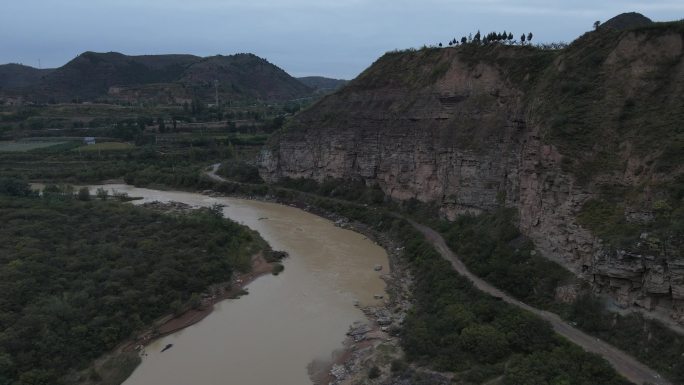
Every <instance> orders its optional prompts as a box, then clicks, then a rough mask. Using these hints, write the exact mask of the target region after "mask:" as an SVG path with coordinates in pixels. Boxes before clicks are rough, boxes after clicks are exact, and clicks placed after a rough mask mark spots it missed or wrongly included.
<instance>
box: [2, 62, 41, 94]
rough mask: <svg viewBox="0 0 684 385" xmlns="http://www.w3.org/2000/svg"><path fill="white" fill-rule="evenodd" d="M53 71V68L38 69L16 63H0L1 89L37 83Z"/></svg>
mask: <svg viewBox="0 0 684 385" xmlns="http://www.w3.org/2000/svg"><path fill="white" fill-rule="evenodd" d="M52 71H53V70H52V69H38V68H33V67H29V66H25V65H22V64H14V63H10V64H3V65H0V91H1V90H2V89H5V88H18V87H26V86H30V85H33V84H36V83H38V82H39V81H40V80H41V78H42V77H43V76H46V75H48V74H50V73H51V72H52Z"/></svg>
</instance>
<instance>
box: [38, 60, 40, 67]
mask: <svg viewBox="0 0 684 385" xmlns="http://www.w3.org/2000/svg"><path fill="white" fill-rule="evenodd" d="M38 69H40V59H38Z"/></svg>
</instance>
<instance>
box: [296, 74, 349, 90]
mask: <svg viewBox="0 0 684 385" xmlns="http://www.w3.org/2000/svg"><path fill="white" fill-rule="evenodd" d="M297 80H299V81H300V82H302V83H304V84H305V85H306V86H308V87H309V88H313V89H314V90H316V92H318V93H329V92H332V91H335V90H337V89H338V88H341V87H343V86H344V85H345V84H347V83H349V81H348V80H343V79H331V78H326V77H323V76H305V77H301V78H297Z"/></svg>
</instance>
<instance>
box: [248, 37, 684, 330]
mask: <svg viewBox="0 0 684 385" xmlns="http://www.w3.org/2000/svg"><path fill="white" fill-rule="evenodd" d="M672 28H673V27H667V28H665V27H664V28H662V29H657V28H655V29H654V28H653V27H649V29H644V30H630V31H617V30H610V31H599V32H595V33H592V34H587V35H585V36H584V37H582V38H580V39H578V41H577V42H575V43H573V44H572V45H571V46H570V47H569V48H567V49H565V50H563V51H560V52H551V51H542V50H536V49H532V48H531V47H511V46H499V45H497V46H493V47H492V46H488V47H473V46H461V47H457V48H448V49H425V50H420V51H408V52H400V53H388V54H386V55H385V56H383V57H382V58H380V59H379V60H378V61H377V62H376V63H374V64H373V66H371V67H370V68H369V69H367V70H366V71H365V72H364V73H363V74H361V75H360V76H359V77H358V78H357V79H355V80H353V81H352V82H351V83H350V84H348V85H347V86H346V87H345V88H343V89H342V90H341V91H338V92H337V93H335V94H333V95H330V96H327V97H325V98H324V99H323V100H321V101H320V102H319V103H317V104H316V105H314V106H313V107H311V108H310V109H308V110H306V111H304V112H302V113H300V114H299V115H298V116H297V117H296V118H295V119H294V121H293V122H291V123H290V124H289V125H288V126H287V127H286V129H285V130H283V131H282V132H281V133H280V134H279V136H278V137H277V138H276V139H275V140H274V141H273V143H271V144H270V146H269V147H267V148H266V149H265V150H263V152H262V154H261V157H260V173H261V175H262V177H263V178H264V179H265V180H267V181H271V182H275V181H278V180H279V179H281V178H283V177H289V178H294V179H297V178H311V179H316V180H319V181H320V180H323V179H325V178H340V179H356V180H363V181H365V182H366V184H368V185H372V184H377V185H379V186H380V187H381V188H382V189H383V191H385V193H386V194H387V195H389V196H391V197H392V198H394V199H397V200H407V199H411V198H415V199H418V200H420V201H423V202H434V203H436V204H438V205H439V206H440V208H441V212H442V213H443V215H445V216H446V217H448V218H453V217H455V216H456V215H458V214H461V213H478V212H481V211H483V210H489V209H492V208H494V207H497V206H499V205H501V204H505V205H507V206H511V207H516V208H517V209H518V212H519V227H520V228H521V230H522V231H523V232H524V233H525V234H526V235H527V236H529V237H530V238H531V239H532V240H533V241H534V242H535V244H536V246H537V248H538V249H539V250H540V251H541V252H542V253H543V254H544V255H545V256H546V257H548V258H551V259H553V260H555V261H557V262H559V263H561V264H563V265H564V266H566V267H567V268H568V269H570V270H571V271H573V272H575V273H576V274H577V275H579V276H581V277H584V278H586V279H588V280H590V281H592V282H594V283H595V288H596V290H600V291H604V292H606V293H610V294H612V295H613V296H614V297H615V298H616V299H617V302H618V303H620V304H622V305H624V306H630V305H637V306H642V307H644V308H647V309H654V308H656V307H661V308H665V309H667V311H668V312H670V314H672V315H673V316H675V317H681V312H682V309H684V302H683V301H682V300H683V297H682V294H683V293H684V276H683V275H682V273H683V272H684V267H683V266H684V263H683V262H682V257H681V256H680V255H679V252H678V250H680V248H679V249H677V248H674V249H673V250H671V252H665V251H663V250H661V251H660V252H656V253H655V254H654V253H652V250H650V251H649V252H651V254H648V255H646V254H643V253H641V252H640V251H638V250H637V249H638V248H635V250H631V249H630V250H622V251H619V250H618V251H616V250H614V249H612V248H608V247H604V243H603V242H602V241H601V240H600V239H599V238H598V237H596V236H595V235H594V234H592V232H591V231H589V230H588V229H587V228H583V227H582V226H580V225H579V223H578V220H577V215H578V213H579V212H580V211H581V209H582V207H583V205H584V204H585V203H586V202H587V201H589V200H591V199H596V198H597V197H599V196H601V194H602V191H603V190H605V186H621V187H624V188H636V187H635V186H642V185H644V184H654V183H655V182H654V181H656V180H657V181H661V182H662V181H670V180H673V178H677V177H678V176H680V175H681V174H682V164H681V163H677V162H675V165H674V168H670V170H669V172H668V173H667V174H665V173H659V172H658V170H657V169H656V167H655V166H653V165H654V164H658V162H659V161H658V159H660V158H658V156H660V155H663V153H664V152H666V151H665V150H664V149H663V148H660V147H658V148H651V150H649V151H642V152H639V151H638V150H637V149H639V148H643V147H644V145H651V146H653V145H655V144H656V143H651V142H649V143H648V144H645V143H644V142H646V141H647V139H643V138H642V137H640V135H646V136H647V135H648V134H641V132H643V131H639V130H643V124H648V122H644V121H643V119H642V118H643V115H639V116H640V117H639V116H637V117H632V116H631V115H626V114H628V113H629V111H631V110H629V109H630V108H635V107H634V105H635V104H637V105H638V106H639V108H641V107H644V108H650V110H649V111H651V112H650V113H653V114H656V115H654V116H657V114H660V115H662V114H666V113H667V114H671V113H672V111H678V112H675V114H680V115H682V114H684V113H683V112H682V111H681V110H682V108H681V105H684V103H682V102H684V100H683V98H682V95H684V80H683V79H684V61H683V60H682V53H683V49H682V47H683V45H684V44H683V43H684V40H683V36H684V32H683V31H684V28H682V26H676V27H674V30H672ZM591 55H594V57H592V56H591ZM587 61H589V62H587ZM665 62H667V64H663V63H665ZM579 65H585V66H593V67H587V68H590V69H591V71H593V72H591V75H588V76H587V79H588V80H587V79H583V78H577V77H578V76H581V73H580V75H578V70H577V67H578V66H579ZM654 74H658V75H654ZM654 77H656V78H657V79H658V80H657V81H654V80H653V79H654ZM590 82H593V83H591V85H590V86H586V88H583V87H585V86H583V83H587V84H589V83H590ZM657 89H660V92H664V91H665V92H668V93H669V94H670V96H672V95H674V101H672V100H670V99H667V101H665V102H662V101H661V102H656V101H655V100H656V99H655V98H657V96H656V95H659V94H658V93H657ZM594 90H599V91H600V92H599V91H596V92H594ZM567 98H577V100H582V103H585V104H579V105H578V106H574V105H573V107H576V108H575V109H574V110H569V109H568V108H567V102H566V101H567V100H568V99H567ZM635 100H636V101H635ZM658 100H660V99H658ZM642 101H643V102H642ZM563 103H565V104H563ZM662 103H665V104H662ZM677 103H682V104H679V107H677ZM642 104H643V105H642ZM597 106H599V107H601V108H602V109H599V107H597ZM670 108H673V109H674V110H670ZM577 111H579V112H577ZM680 115H677V117H676V118H673V119H674V120H666V121H665V123H663V124H666V125H672V124H673V123H672V122H676V119H680V118H682V116H680ZM561 119H566V120H563V121H564V122H567V121H570V123H567V124H564V125H562V126H561V125H560V123H557V121H558V120H561ZM635 119H642V120H638V121H637V120H635ZM573 122H579V124H578V128H574V126H573V125H572V124H573ZM559 126H561V127H564V128H566V127H571V128H572V129H573V130H576V131H574V132H571V133H570V134H569V135H565V132H563V131H562V130H560V129H558V128H556V127H559ZM668 127H670V126H668ZM589 129H590V130H589ZM564 135H565V136H564ZM621 135H622V136H621ZM649 138H650V137H649ZM648 140H650V139H648ZM605 154H608V155H610V159H611V160H610V161H606V162H605V164H610V165H615V166H614V167H613V166H611V167H603V166H601V167H603V168H601V167H598V169H597V166H595V165H596V164H599V165H603V164H604V163H601V162H603V161H602V160H601V159H603V158H601V157H602V156H607V155H605ZM663 157H664V155H663ZM649 162H650V165H649ZM592 165H593V166H592ZM590 166H591V167H590ZM594 169H597V170H594ZM588 170H592V171H591V172H589V171H588ZM649 191H651V190H649ZM649 194H650V193H644V194H642V195H640V196H639V199H637V201H638V202H637V203H638V204H631V203H630V204H629V205H627V206H626V211H625V217H626V220H628V221H631V222H635V223H638V222H639V221H646V222H649V221H651V220H652V217H653V216H652V210H650V209H649V208H644V207H646V206H648V205H644V204H643V203H644V202H647V201H649V199H653V196H650V195H649ZM653 194H655V193H653ZM648 207H650V206H648ZM561 292H562V293H561V294H559V295H560V296H561V297H567V296H568V295H570V296H571V295H573V294H572V291H570V294H568V291H567V290H561Z"/></svg>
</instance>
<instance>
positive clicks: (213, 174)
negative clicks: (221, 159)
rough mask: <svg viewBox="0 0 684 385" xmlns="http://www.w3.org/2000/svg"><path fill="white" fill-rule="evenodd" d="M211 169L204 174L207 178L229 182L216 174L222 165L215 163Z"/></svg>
mask: <svg viewBox="0 0 684 385" xmlns="http://www.w3.org/2000/svg"><path fill="white" fill-rule="evenodd" d="M210 167H211V168H210V169H209V170H208V171H206V172H205V173H204V174H205V175H206V176H208V177H209V178H210V179H213V180H215V181H217V182H227V180H225V179H224V178H222V177H220V176H219V175H218V174H216V172H217V171H218V169H219V167H221V163H214V164H212V165H211V166H210Z"/></svg>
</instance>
